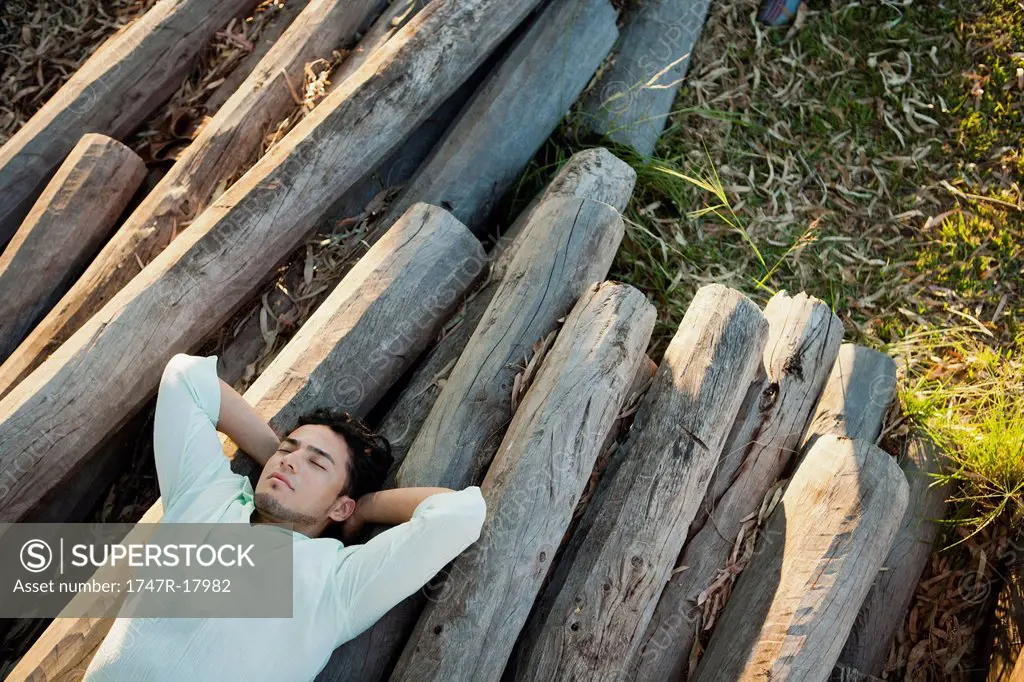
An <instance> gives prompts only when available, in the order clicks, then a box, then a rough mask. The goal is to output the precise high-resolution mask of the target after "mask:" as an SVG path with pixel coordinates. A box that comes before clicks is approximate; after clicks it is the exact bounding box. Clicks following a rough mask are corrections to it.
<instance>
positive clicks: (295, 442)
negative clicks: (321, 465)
mask: <svg viewBox="0 0 1024 682" xmlns="http://www.w3.org/2000/svg"><path fill="white" fill-rule="evenodd" d="M284 442H285V443H290V444H291V445H294V446H296V447H300V448H301V447H302V445H303V443H302V441H300V440H299V439H298V438H292V437H291V436H286V437H285V438H284ZM306 447H307V448H309V449H310V450H312V451H313V452H315V453H316V454H318V455H322V456H324V457H326V458H327V459H329V460H331V464H337V462H335V461H334V458H333V457H331V456H330V455H329V454H327V453H326V452H324V451H323V450H321V449H320V448H318V447H316V446H315V445H306Z"/></svg>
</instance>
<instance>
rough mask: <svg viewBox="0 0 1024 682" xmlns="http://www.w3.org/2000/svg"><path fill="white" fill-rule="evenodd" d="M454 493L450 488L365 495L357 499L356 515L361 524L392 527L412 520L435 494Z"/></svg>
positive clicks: (393, 490)
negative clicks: (425, 501) (414, 514)
mask: <svg viewBox="0 0 1024 682" xmlns="http://www.w3.org/2000/svg"><path fill="white" fill-rule="evenodd" d="M451 492H455V491H454V490H452V489H451V488H428V487H419V488H390V489H388V490H380V491H377V492H372V493H366V494H365V495H363V496H362V497H360V498H359V500H358V504H357V505H356V511H355V513H356V515H357V516H358V517H359V520H360V521H362V522H363V523H382V524H387V525H389V526H393V525H396V524H399V523H405V522H406V521H408V520H409V519H411V518H412V515H413V513H414V512H415V511H416V507H418V506H419V505H420V503H421V502H423V500H425V499H427V498H428V497H430V496H431V495H435V494H437V493H451Z"/></svg>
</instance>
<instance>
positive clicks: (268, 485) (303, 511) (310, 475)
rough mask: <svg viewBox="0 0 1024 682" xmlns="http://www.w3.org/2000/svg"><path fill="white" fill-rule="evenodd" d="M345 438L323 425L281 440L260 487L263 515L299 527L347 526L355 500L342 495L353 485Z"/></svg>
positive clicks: (300, 429) (304, 427) (302, 428)
mask: <svg viewBox="0 0 1024 682" xmlns="http://www.w3.org/2000/svg"><path fill="white" fill-rule="evenodd" d="M351 456H352V453H351V451H350V450H349V447H348V444H347V443H346V442H345V439H344V438H343V437H342V436H340V435H338V434H337V433H335V432H334V431H333V430H331V428H330V427H327V426H324V425H322V424H303V425H302V426H299V427H298V428H296V429H295V430H293V431H292V432H291V433H289V434H288V435H287V436H285V437H284V438H283V439H282V440H281V444H280V445H279V446H278V449H277V452H275V453H274V455H273V456H272V457H271V458H270V459H269V460H268V461H267V464H266V466H264V467H263V473H262V474H260V479H259V481H258V482H257V483H256V490H255V493H256V496H255V497H256V499H255V503H256V508H257V509H258V510H259V511H260V513H262V514H265V515H267V516H269V517H271V518H274V519H276V520H279V521H288V522H292V523H294V524H296V526H299V527H320V528H322V527H324V526H326V525H327V524H328V523H329V522H330V521H344V520H345V519H346V518H348V517H349V516H350V515H351V514H352V511H353V510H354V509H355V501H354V500H352V498H350V497H349V496H348V495H341V496H339V494H338V493H339V492H340V491H341V490H342V489H343V488H344V487H345V485H346V483H347V482H348V458H349V457H351Z"/></svg>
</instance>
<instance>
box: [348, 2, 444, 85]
mask: <svg viewBox="0 0 1024 682" xmlns="http://www.w3.org/2000/svg"><path fill="white" fill-rule="evenodd" d="M427 1H428V0H391V4H390V5H388V7H387V8H386V9H385V10H384V11H383V12H382V13H381V15H380V16H379V17H377V19H376V20H375V21H374V22H373V24H372V25H371V26H370V28H369V29H367V31H366V33H364V34H363V37H362V38H360V39H359V42H358V43H356V44H355V46H354V47H353V48H352V51H351V52H349V54H348V56H347V57H345V60H344V61H343V62H342V63H341V66H339V67H338V68H337V69H336V70H335V71H334V73H332V74H331V85H330V86H329V87H330V88H331V89H334V88H336V87H338V86H339V85H340V84H341V83H343V82H344V81H345V79H346V78H348V77H349V76H351V75H352V74H354V73H355V72H356V71H357V70H358V69H359V67H360V66H362V65H363V64H364V63H366V60H367V59H369V58H370V55H372V54H373V53H374V52H376V51H377V50H378V49H380V48H381V46H383V45H384V43H386V42H388V41H389V40H391V38H392V37H393V36H394V35H395V34H396V33H398V32H399V31H400V30H401V29H402V27H404V26H405V25H406V24H408V23H409V22H410V21H411V20H412V18H413V17H414V16H416V13H417V12H419V11H420V10H421V9H423V8H424V7H425V6H426V5H427Z"/></svg>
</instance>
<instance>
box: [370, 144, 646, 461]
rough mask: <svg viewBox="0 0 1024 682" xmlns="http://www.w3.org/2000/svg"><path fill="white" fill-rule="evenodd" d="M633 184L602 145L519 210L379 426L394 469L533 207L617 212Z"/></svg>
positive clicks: (576, 159) (629, 172)
mask: <svg viewBox="0 0 1024 682" xmlns="http://www.w3.org/2000/svg"><path fill="white" fill-rule="evenodd" d="M635 183H636V171H634V170H633V169H632V168H630V167H629V165H628V164H626V163H624V162H623V161H620V160H619V159H617V158H616V157H615V156H614V155H613V154H612V153H611V152H609V151H608V150H606V149H603V148H595V149H588V150H585V151H582V152H577V153H576V154H574V155H573V156H572V158H570V159H569V161H568V162H566V164H565V165H564V166H563V167H562V169H561V170H560V171H559V172H558V173H557V174H556V175H555V177H554V179H553V180H552V181H551V182H550V184H549V185H548V186H547V188H546V189H545V190H544V191H543V192H542V193H541V194H540V195H539V196H538V198H537V201H535V202H534V203H533V204H531V206H530V207H528V208H527V209H526V210H524V211H523V212H522V214H520V216H519V217H518V218H517V219H516V220H515V222H514V223H513V224H512V226H511V227H510V228H509V229H508V230H507V231H506V232H505V234H503V235H502V236H501V238H500V239H499V240H498V242H497V243H496V244H495V246H494V248H492V249H491V252H490V253H489V254H488V258H489V260H490V272H489V274H488V277H487V280H486V282H484V283H483V286H481V287H480V288H479V289H477V290H476V291H475V292H473V294H472V295H471V296H470V297H469V298H468V299H467V300H466V302H465V304H464V305H463V307H462V309H461V310H460V311H459V313H458V319H457V320H456V321H457V326H454V327H453V328H449V329H447V330H446V334H445V337H444V338H443V339H441V340H440V341H438V342H437V344H436V345H435V346H434V348H433V349H431V351H430V353H429V354H428V355H427V356H426V358H425V359H424V361H423V362H421V363H420V364H419V366H418V367H417V368H416V371H415V372H414V373H413V375H412V377H411V379H410V381H409V383H408V384H407V386H406V389H405V390H404V391H403V392H402V394H401V395H400V396H398V398H397V399H396V401H395V403H394V405H392V406H391V407H390V408H389V409H388V411H387V414H385V415H384V417H383V419H382V420H381V422H380V424H379V426H378V428H379V430H380V432H381V434H383V435H384V436H385V437H386V438H387V439H388V441H389V442H390V443H391V453H392V455H393V456H394V458H395V464H394V469H396V470H397V468H398V467H399V466H400V465H401V463H402V462H403V461H404V460H405V455H406V453H407V452H408V450H409V446H410V445H411V444H412V441H413V439H414V438H415V437H416V435H417V434H418V433H419V431H420V427H422V425H423V422H424V420H426V418H427V414H428V413H429V412H430V409H431V408H432V407H433V405H434V402H435V401H436V400H437V396H438V394H439V393H440V392H441V385H442V384H443V381H442V380H444V379H446V378H447V376H448V374H449V373H450V372H451V369H452V367H454V366H455V362H456V361H457V360H458V359H459V356H460V355H461V354H462V351H463V350H464V349H465V347H466V343H467V342H468V341H469V338H470V336H472V334H473V332H474V331H475V330H476V328H477V325H478V324H479V322H480V319H481V318H482V317H483V314H484V311H485V310H487V307H488V306H489V305H490V303H491V301H492V300H493V298H494V293H495V292H496V291H497V290H498V287H499V285H500V284H501V280H502V278H503V277H504V274H505V271H506V270H507V269H508V265H509V263H510V262H511V255H512V253H513V251H514V245H515V244H520V243H522V241H523V240H520V239H518V235H519V233H520V232H521V231H522V229H523V226H524V225H526V223H527V222H528V220H529V217H530V215H532V213H533V211H534V209H536V207H537V206H538V205H539V204H540V203H542V202H543V201H546V200H547V199H550V198H551V197H555V196H563V195H564V196H575V197H580V198H584V199H592V200H594V201H600V202H603V203H606V204H609V205H610V206H612V207H614V208H615V210H617V211H620V212H621V211H624V210H626V204H628V203H629V198H630V196H631V195H632V192H633V186H634V184H635Z"/></svg>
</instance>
